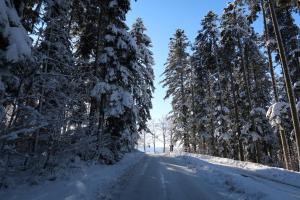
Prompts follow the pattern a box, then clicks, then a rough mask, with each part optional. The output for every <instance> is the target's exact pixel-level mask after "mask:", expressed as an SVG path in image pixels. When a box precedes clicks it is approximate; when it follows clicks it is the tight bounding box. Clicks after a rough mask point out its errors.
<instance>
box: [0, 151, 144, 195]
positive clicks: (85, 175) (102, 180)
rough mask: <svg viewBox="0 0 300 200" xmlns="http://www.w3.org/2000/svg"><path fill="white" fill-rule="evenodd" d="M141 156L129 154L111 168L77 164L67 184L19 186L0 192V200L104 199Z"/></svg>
mask: <svg viewBox="0 0 300 200" xmlns="http://www.w3.org/2000/svg"><path fill="white" fill-rule="evenodd" d="M143 156H144V154H143V153H141V152H135V153H129V154H126V155H125V157H124V158H123V159H122V160H121V161H120V162H119V163H116V164H115V165H109V166H107V165H100V164H91V165H87V164H86V163H84V162H80V163H79V165H80V168H79V171H77V172H76V173H74V174H72V176H70V177H68V178H67V180H57V181H52V182H50V181H48V182H45V183H43V184H40V185H36V186H30V185H20V186H17V187H16V188H11V189H8V190H3V191H0V199H1V200H2V199H3V200H4V199H5V200H94V199H97V198H98V197H100V196H102V195H105V193H106V192H107V191H108V190H110V188H111V187H112V185H113V184H114V183H116V182H117V181H118V179H119V178H120V177H122V176H123V175H124V174H125V173H126V172H127V171H128V170H130V168H131V167H133V166H134V165H135V164H136V163H138V162H139V161H140V159H141V158H142V157H143Z"/></svg>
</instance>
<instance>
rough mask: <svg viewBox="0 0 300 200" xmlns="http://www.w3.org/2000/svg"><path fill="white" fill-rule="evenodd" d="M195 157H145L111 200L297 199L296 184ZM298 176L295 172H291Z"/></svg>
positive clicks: (299, 190) (111, 195)
mask: <svg viewBox="0 0 300 200" xmlns="http://www.w3.org/2000/svg"><path fill="white" fill-rule="evenodd" d="M247 172H248V171H247V170H240V169H238V168H235V167H228V166H220V165H218V164H212V163H209V162H207V161H204V160H201V159H198V158H197V162H191V161H190V160H188V159H186V158H184V157H168V156H163V155H148V156H146V157H145V158H144V159H143V160H142V161H141V162H140V163H139V164H138V165H137V166H136V167H135V168H133V170H131V172H129V173H128V174H127V177H126V178H124V180H123V181H122V182H121V183H120V184H119V186H117V187H116V188H114V191H113V192H112V193H111V194H110V197H109V198H108V199H113V200H167V199H169V200H194V199H195V200H196V199H197V200H209V199H214V200H220V199H238V200H246V199H247V200H248V199H253V200H256V199H267V200H269V199H270V200H277V199H278V200H281V199H285V200H293V199H295V200H297V199H300V187H298V186H293V185H287V184H283V183H280V182H276V181H274V180H269V179H268V178H262V177H261V176H256V175H255V173H253V172H249V173H247ZM295 175H299V174H295Z"/></svg>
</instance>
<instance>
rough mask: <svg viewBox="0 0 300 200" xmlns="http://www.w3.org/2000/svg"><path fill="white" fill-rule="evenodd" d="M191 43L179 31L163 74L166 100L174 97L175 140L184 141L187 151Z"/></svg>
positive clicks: (182, 32)
mask: <svg viewBox="0 0 300 200" xmlns="http://www.w3.org/2000/svg"><path fill="white" fill-rule="evenodd" d="M188 46H189V43H188V41H187V37H186V36H185V34H184V31H183V30H181V29H178V30H177V31H176V33H175V35H174V37H173V38H171V40H170V44H169V49H170V50H169V56H168V59H167V63H166V64H165V66H166V69H165V71H164V73H163V75H164V76H165V77H164V80H163V81H162V83H163V86H164V87H167V94H166V96H165V98H169V97H172V107H173V119H174V123H175V124H176V126H178V128H177V129H176V132H174V138H176V139H177V140H181V139H182V141H183V146H184V149H185V151H189V150H190V149H189V148H190V143H189V130H187V127H188V126H187V120H188V106H187V94H186V85H185V83H186V80H187V78H188V73H187V71H188V68H189V63H188V53H187V52H186V51H187V47H188Z"/></svg>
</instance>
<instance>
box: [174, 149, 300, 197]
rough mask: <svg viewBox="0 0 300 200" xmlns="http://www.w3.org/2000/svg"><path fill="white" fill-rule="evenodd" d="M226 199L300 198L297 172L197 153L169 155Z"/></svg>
mask: <svg viewBox="0 0 300 200" xmlns="http://www.w3.org/2000/svg"><path fill="white" fill-rule="evenodd" d="M171 156H173V157H177V158H180V159H182V160H184V161H185V162H186V164H187V165H189V166H190V168H193V169H194V170H195V171H196V173H197V175H199V176H201V177H202V178H203V179H204V180H206V181H207V183H209V184H211V185H214V187H215V188H216V191H217V190H218V191H221V192H225V193H227V197H228V198H229V199H243V200H244V199H255V200H256V199H266V200H283V199H285V200H293V199H300V173H297V172H292V171H288V170H285V169H280V168H275V167H268V166H264V165H261V164H256V163H250V162H242V161H236V160H232V159H226V158H219V157H213V156H207V155H200V154H189V153H182V152H177V153H173V154H171Z"/></svg>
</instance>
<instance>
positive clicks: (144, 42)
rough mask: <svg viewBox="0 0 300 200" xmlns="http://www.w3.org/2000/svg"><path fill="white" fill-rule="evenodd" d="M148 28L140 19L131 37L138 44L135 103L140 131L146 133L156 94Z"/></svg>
mask: <svg viewBox="0 0 300 200" xmlns="http://www.w3.org/2000/svg"><path fill="white" fill-rule="evenodd" d="M146 30H147V29H146V27H145V26H144V23H143V21H142V19H141V18H138V19H137V20H136V22H135V23H134V24H133V25H132V30H131V32H130V33H131V35H132V37H133V38H134V40H135V42H136V44H137V49H138V52H137V60H138V64H139V69H138V73H139V74H137V77H136V78H135V81H136V83H135V85H137V87H136V90H135V91H134V92H135V93H134V94H133V96H134V101H135V104H136V107H137V109H138V114H137V124H138V131H146V132H148V128H147V121H148V120H150V119H151V115H150V109H151V108H152V102H151V99H152V93H153V92H154V84H153V81H154V72H153V68H152V67H153V65H154V59H153V53H152V52H151V50H150V48H151V47H152V43H151V39H150V38H149V37H148V36H147V35H146V34H145V31H146Z"/></svg>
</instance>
